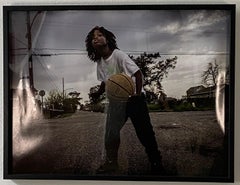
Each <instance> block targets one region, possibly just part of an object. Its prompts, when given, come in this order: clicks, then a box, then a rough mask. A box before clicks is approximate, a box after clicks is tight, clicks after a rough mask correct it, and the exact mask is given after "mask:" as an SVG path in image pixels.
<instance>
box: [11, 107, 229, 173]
mask: <svg viewBox="0 0 240 185" xmlns="http://www.w3.org/2000/svg"><path fill="white" fill-rule="evenodd" d="M150 116H151V121H152V124H153V127H154V131H155V133H156V138H157V142H158V145H159V149H160V150H161V153H162V156H163V164H164V166H165V168H166V170H167V172H168V173H169V174H170V175H172V176H179V177H189V176H190V177H208V176H210V174H212V170H213V167H214V166H215V167H214V168H215V169H214V170H215V171H216V168H217V169H218V170H217V171H218V173H219V174H220V175H222V174H221V173H223V171H222V170H221V169H222V168H224V166H223V165H224V164H222V163H221V162H220V163H219V162H217V164H216V159H217V158H219V156H220V154H221V152H222V143H223V134H222V132H221V130H220V127H219V126H218V124H217V120H216V115H215V112H214V111H204V112H200V111H199V112H198V111H196V112H157V113H150ZM104 123H105V114H104V113H94V112H83V111H79V112H76V113H75V114H73V115H71V116H69V117H65V118H54V119H37V120H34V121H32V122H31V123H29V124H25V125H20V126H18V128H19V130H18V131H17V132H16V131H15V132H16V134H14V136H15V137H14V139H13V155H14V157H13V172H14V173H16V174H22V173H24V174H28V173H30V174H78V175H80V176H84V175H87V176H88V175H89V176H94V175H95V170H96V169H97V168H98V166H99V165H100V164H101V163H102V162H103V160H104V145H103V142H104V139H103V137H104ZM15 124H17V123H15ZM220 161H221V160H220ZM119 165H120V170H119V172H118V174H116V175H123V176H125V175H145V174H149V171H150V166H149V162H148V160H147V156H146V154H145V152H144V148H143V147H142V145H141V144H140V142H139V140H138V138H137V137H136V134H135V131H134V128H133V126H132V124H131V121H130V120H128V121H127V123H126V124H125V126H124V127H123V129H122V131H121V145H120V149H119ZM219 169H220V170H219ZM223 175H225V174H223Z"/></svg>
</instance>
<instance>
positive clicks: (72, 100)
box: [45, 90, 82, 112]
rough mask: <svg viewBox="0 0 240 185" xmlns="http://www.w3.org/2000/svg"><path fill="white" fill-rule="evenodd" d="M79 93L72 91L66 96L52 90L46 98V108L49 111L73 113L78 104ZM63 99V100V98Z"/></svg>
mask: <svg viewBox="0 0 240 185" xmlns="http://www.w3.org/2000/svg"><path fill="white" fill-rule="evenodd" d="M80 94H81V93H79V92H77V91H74V92H70V93H68V94H64V96H63V94H62V92H60V91H58V90H52V91H50V92H49V95H48V97H47V98H46V100H45V103H46V105H47V107H48V108H51V109H60V110H64V111H65V112H74V111H75V110H76V109H77V106H78V105H81V104H80V100H81V99H82V98H80V97H79V96H80ZM63 97H64V98H63Z"/></svg>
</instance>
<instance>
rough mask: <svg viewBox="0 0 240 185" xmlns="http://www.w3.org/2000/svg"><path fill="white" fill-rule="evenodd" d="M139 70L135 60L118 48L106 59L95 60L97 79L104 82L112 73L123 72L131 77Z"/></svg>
mask: <svg viewBox="0 0 240 185" xmlns="http://www.w3.org/2000/svg"><path fill="white" fill-rule="evenodd" d="M138 70H139V67H138V66H137V65H136V64H135V62H134V61H133V60H132V59H131V58H129V56H128V55H127V54H126V53H124V52H122V51H121V50H119V49H115V50H114V51H113V52H112V54H111V56H109V57H108V58H107V59H105V60H104V59H103V58H101V60H99V61H98V62H97V79H98V80H99V81H103V82H106V81H107V79H108V78H109V77H110V76H111V75H114V74H118V73H125V74H126V75H128V76H130V77H132V78H133V80H134V81H135V79H134V77H133V74H134V73H136V72H137V71H138Z"/></svg>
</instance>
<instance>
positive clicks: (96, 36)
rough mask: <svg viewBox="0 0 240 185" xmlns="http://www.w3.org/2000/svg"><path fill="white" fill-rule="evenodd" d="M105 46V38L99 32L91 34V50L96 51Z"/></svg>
mask: <svg viewBox="0 0 240 185" xmlns="http://www.w3.org/2000/svg"><path fill="white" fill-rule="evenodd" d="M106 45H107V39H106V37H105V36H104V35H103V34H102V33H101V32H100V31H99V30H95V31H94V32H93V38H92V46H93V48H95V49H98V48H101V47H103V46H106Z"/></svg>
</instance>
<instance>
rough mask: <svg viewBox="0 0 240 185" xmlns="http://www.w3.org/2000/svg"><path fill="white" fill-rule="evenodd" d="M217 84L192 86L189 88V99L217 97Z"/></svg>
mask: <svg viewBox="0 0 240 185" xmlns="http://www.w3.org/2000/svg"><path fill="white" fill-rule="evenodd" d="M215 92H216V86H211V87H204V86H203V85H200V86H195V87H191V88H189V89H188V90H187V98H188V99H198V98H215Z"/></svg>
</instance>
